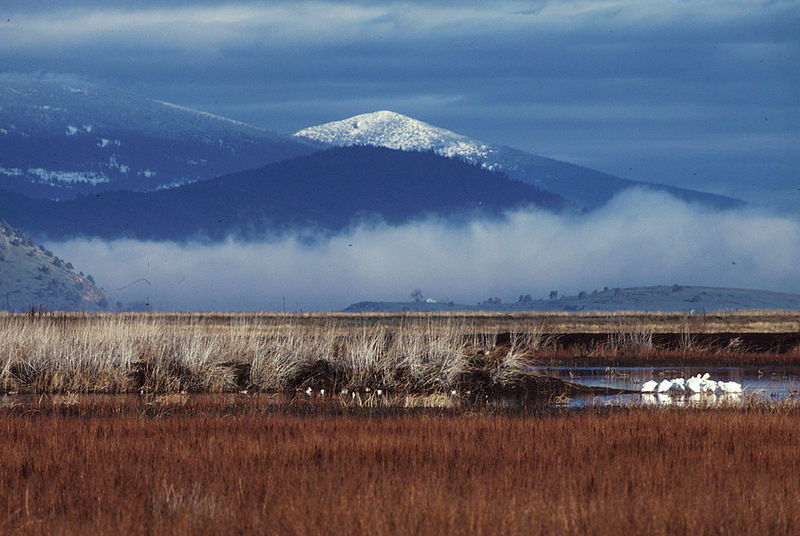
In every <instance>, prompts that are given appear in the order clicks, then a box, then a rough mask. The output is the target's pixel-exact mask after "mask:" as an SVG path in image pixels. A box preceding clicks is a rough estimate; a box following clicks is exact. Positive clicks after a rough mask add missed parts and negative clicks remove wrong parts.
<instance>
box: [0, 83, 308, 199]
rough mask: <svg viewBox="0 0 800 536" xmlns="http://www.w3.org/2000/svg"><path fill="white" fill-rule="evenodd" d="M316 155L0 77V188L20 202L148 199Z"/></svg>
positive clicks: (130, 102)
mask: <svg viewBox="0 0 800 536" xmlns="http://www.w3.org/2000/svg"><path fill="white" fill-rule="evenodd" d="M319 149H320V146H319V144H316V143H314V142H309V141H304V140H301V139H299V138H294V137H292V136H288V135H285V134H279V133H277V132H271V131H268V130H266V129H263V128H260V127H255V126H252V125H248V124H246V123H242V122H239V121H235V120H232V119H227V118H223V117H219V116H216V115H213V114H210V113H208V112H202V111H199V110H193V109H190V108H186V107H184V106H179V105H176V104H171V103H166V102H163V101H158V100H155V99H148V98H145V97H142V96H139V95H137V94H134V93H132V92H129V91H127V90H123V89H119V88H113V87H109V86H103V85H99V84H92V83H89V82H84V81H81V80H75V79H73V78H71V77H48V78H41V77H40V78H37V77H34V76H29V75H14V74H0V188H2V189H5V190H11V191H15V192H18V193H23V194H25V195H28V196H33V197H42V198H50V199H56V198H58V199H66V198H70V197H75V196H76V195H78V194H87V193H95V192H99V191H110V190H119V189H127V190H133V191H151V190H157V189H160V188H167V187H173V186H176V185H180V184H186V183H190V182H195V181H198V180H205V179H208V178H213V177H215V176H218V175H223V174H226V173H231V172H235V171H242V170H245V169H250V168H255V167H258V166H262V165H265V164H268V163H270V162H275V161H280V160H284V159H286V158H293V157H295V156H300V155H303V154H309V153H311V152H314V151H317V150H319Z"/></svg>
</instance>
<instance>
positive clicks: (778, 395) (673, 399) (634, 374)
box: [530, 366, 800, 406]
mask: <svg viewBox="0 0 800 536" xmlns="http://www.w3.org/2000/svg"><path fill="white" fill-rule="evenodd" d="M530 370H531V371H534V372H537V373H540V374H547V375H549V376H554V377H556V378H559V379H561V380H565V381H569V382H572V383H577V384H581V385H588V386H592V387H608V388H612V389H625V390H629V391H636V392H635V393H625V394H617V395H585V396H577V397H573V398H571V399H570V400H569V402H568V405H572V406H586V405H591V404H598V403H616V402H620V403H631V402H634V403H638V402H641V403H644V404H658V405H670V404H685V403H695V402H696V403H715V402H720V403H722V402H736V401H739V400H744V399H746V398H747V397H756V398H758V399H760V400H763V401H770V400H773V401H780V400H787V399H792V398H800V367H770V366H742V367H731V366H727V367H713V366H712V367H701V366H684V367H558V366H556V367H535V368H531V369H530ZM705 373H709V374H710V377H711V379H713V380H722V381H735V382H737V383H740V384H741V385H742V389H743V393H742V394H741V395H727V394H717V395H716V396H715V395H689V396H671V395H667V394H655V393H653V394H642V393H640V392H639V391H640V390H641V387H642V384H643V383H644V382H646V381H649V380H656V381H660V380H662V379H669V380H671V379H674V378H690V377H692V376H695V375H697V374H701V375H702V374H705Z"/></svg>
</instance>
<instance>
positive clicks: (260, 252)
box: [47, 190, 800, 311]
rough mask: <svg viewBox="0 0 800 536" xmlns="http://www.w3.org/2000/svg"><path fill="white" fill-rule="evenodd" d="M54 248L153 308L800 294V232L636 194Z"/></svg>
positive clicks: (110, 287) (773, 221) (754, 216)
mask: <svg viewBox="0 0 800 536" xmlns="http://www.w3.org/2000/svg"><path fill="white" fill-rule="evenodd" d="M47 248H48V249H51V250H52V251H53V252H55V253H56V255H58V256H60V257H63V258H64V259H66V260H69V261H71V262H72V263H73V264H74V265H75V267H76V269H79V270H83V271H84V272H87V273H91V274H92V275H93V276H94V277H95V279H96V281H97V283H98V284H99V285H100V286H102V287H104V288H105V289H106V290H107V291H108V292H109V293H110V294H111V295H112V296H113V297H114V299H116V300H119V301H121V302H123V303H126V304H127V303H130V302H136V301H138V302H149V303H150V304H151V305H152V307H153V308H154V309H156V310H180V311H183V310H216V311H227V310H232V311H249V310H270V311H280V310H282V309H283V307H284V298H285V307H286V310H287V311H296V310H304V311H312V310H339V309H343V308H344V307H346V306H347V305H349V304H351V303H354V302H358V301H362V300H388V301H409V300H410V298H409V294H410V292H411V291H412V289H415V288H419V289H421V290H422V291H423V294H424V295H425V296H426V297H432V298H435V299H437V300H444V299H449V300H453V301H455V302H456V303H465V304H471V303H476V302H478V301H483V300H485V299H486V298H488V297H492V296H499V297H501V298H503V300H504V301H509V300H510V301H516V298H517V297H518V296H519V295H520V294H531V295H532V296H533V297H535V298H540V297H541V298H544V297H546V296H547V294H548V292H549V291H551V290H558V291H559V292H560V293H563V294H574V293H577V292H579V291H581V290H587V291H591V290H593V289H601V288H603V287H604V286H608V287H629V286H640V285H642V286H645V285H655V284H673V283H679V284H684V285H708V286H730V287H743V288H756V289H763V290H775V291H781V292H800V253H799V252H800V221H798V220H796V219H792V218H789V217H785V216H770V215H767V214H764V213H761V212H758V211H755V210H753V211H742V210H737V211H709V210H707V209H704V208H702V207H699V206H694V205H688V204H686V203H683V202H681V201H678V200H676V199H674V198H672V197H670V196H668V195H666V194H661V193H655V192H649V191H641V190H639V191H628V192H625V193H622V194H620V195H619V196H617V197H616V198H614V199H613V200H612V201H611V202H610V203H609V204H607V205H606V206H605V207H603V208H602V209H600V210H597V211H595V212H592V213H590V214H587V215H584V216H580V217H576V216H574V215H571V216H566V215H553V214H548V213H545V212H538V211H517V212H512V213H509V214H508V215H507V217H506V218H504V219H503V220H500V221H475V222H471V223H469V224H460V225H451V224H448V223H447V222H444V221H440V220H428V221H423V222H417V223H412V224H406V225H401V226H396V227H389V226H360V227H356V228H353V229H350V230H348V231H346V232H344V233H341V234H339V235H336V236H334V237H332V238H327V239H324V240H323V239H321V240H317V241H316V243H314V244H311V245H309V243H308V241H304V240H302V238H299V237H292V236H289V237H286V238H282V239H280V240H271V241H265V242H238V241H235V240H232V239H231V240H227V241H225V242H222V243H216V244H203V243H188V244H179V243H174V242H141V241H135V240H114V241H104V240H94V239H93V240H86V239H80V240H70V241H66V242H58V243H52V242H51V243H49V244H47Z"/></svg>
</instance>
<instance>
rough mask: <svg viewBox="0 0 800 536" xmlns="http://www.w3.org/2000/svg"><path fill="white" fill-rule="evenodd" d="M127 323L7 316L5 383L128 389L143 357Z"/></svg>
mask: <svg viewBox="0 0 800 536" xmlns="http://www.w3.org/2000/svg"><path fill="white" fill-rule="evenodd" d="M127 327H128V326H127V323H125V322H124V321H122V320H121V319H119V318H115V317H104V318H103V319H102V320H99V319H94V320H92V319H87V320H84V321H79V322H67V321H63V322H58V321H53V320H51V319H41V318H30V317H24V316H10V315H5V316H2V317H0V386H2V388H3V389H4V390H12V389H16V388H18V387H20V386H25V387H26V388H28V389H29V390H33V391H36V392H61V391H81V392H88V391H93V392H119V391H126V390H128V389H129V388H130V387H131V375H130V371H131V364H132V362H133V361H134V360H135V359H136V358H137V355H136V354H137V352H136V347H135V345H134V344H133V340H134V337H132V336H131V335H132V334H131V333H127V332H126V330H127ZM137 327H138V328H142V327H145V326H142V325H140V326H137Z"/></svg>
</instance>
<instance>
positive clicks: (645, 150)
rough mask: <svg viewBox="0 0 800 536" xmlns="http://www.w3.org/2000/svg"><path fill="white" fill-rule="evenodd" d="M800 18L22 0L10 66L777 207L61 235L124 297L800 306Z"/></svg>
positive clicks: (779, 9)
mask: <svg viewBox="0 0 800 536" xmlns="http://www.w3.org/2000/svg"><path fill="white" fill-rule="evenodd" d="M799 28H800V0H691V1H687V0H659V1H657V2H656V1H650V0H646V1H632V0H573V1H511V0H505V1H498V2H477V1H474V2H471V1H455V0H453V1H449V0H428V1H395V0H388V1H385V2H380V3H377V2H366V1H364V2H360V1H325V0H321V1H299V2H286V1H268V2H247V1H242V2H190V1H181V0H176V1H172V2H155V1H151V0H140V1H138V2H135V3H132V2H123V1H121V0H102V1H99V0H80V1H78V0H62V1H60V2H52V1H50V0H3V2H2V4H1V5H0V72H14V73H39V74H45V75H48V74H67V75H71V76H77V77H80V78H83V79H86V80H87V81H90V82H96V83H101V84H109V85H113V86H118V87H122V88H127V89H129V90H131V91H134V92H136V93H139V94H141V95H144V96H147V97H151V98H155V99H159V100H164V101H168V102H173V103H176V104H179V105H182V106H187V107H191V108H196V109H199V110H204V111H208V112H212V113H215V114H218V115H221V116H224V117H230V118H232V119H237V120H239V121H244V122H247V123H251V124H254V125H257V126H260V127H264V128H267V129H270V130H274V131H278V132H284V133H293V132H295V131H297V130H300V129H302V128H304V127H308V126H312V125H316V124H320V123H324V122H328V121H334V120H339V119H344V118H347V117H349V116H353V115H357V114H361V113H367V112H371V111H377V110H392V111H395V112H399V113H403V114H405V115H408V116H411V117H414V118H417V119H420V120H422V121H426V122H428V123H431V124H434V125H436V126H439V127H443V128H446V129H450V130H453V131H455V132H458V133H461V134H465V135H468V136H471V137H473V138H476V139H479V140H482V141H485V142H489V143H495V144H503V145H508V146H511V147H515V148H518V149H522V150H524V151H528V152H531V153H534V154H538V155H542V156H549V157H552V158H556V159H559V160H564V161H567V162H572V163H576V164H580V165H584V166H588V167H591V168H595V169H598V170H601V171H605V172H608V173H612V174H615V175H618V176H621V177H624V178H630V179H637V180H645V181H652V182H659V183H665V184H671V185H675V186H680V187H688V188H694V189H698V190H704V191H710V192H714V193H719V194H724V195H730V196H733V197H738V198H744V199H748V200H751V201H755V203H756V204H755V206H752V207H750V208H749V209H747V210H746V211H736V212H731V211H718V210H709V209H706V208H703V207H699V206H696V205H689V204H685V203H682V202H680V201H677V200H675V199H673V198H670V197H669V196H666V195H664V194H653V193H652V192H650V193H647V192H628V193H624V194H622V195H621V196H619V197H617V198H615V199H614V200H612V201H611V203H610V204H609V205H608V206H606V207H604V208H602V209H600V210H598V211H596V212H593V213H589V214H585V215H581V216H580V217H574V215H573V216H566V215H553V214H547V213H542V212H537V211H532V212H531V211H525V212H515V213H511V214H509V215H508V216H507V217H506V218H504V219H502V220H499V221H494V222H488V221H475V222H470V223H468V224H461V225H454V224H452V223H448V222H442V221H433V220H426V221H417V222H412V223H409V224H406V225H402V226H398V227H381V226H378V227H374V228H366V227H354V228H351V229H348V230H347V231H345V232H344V233H342V234H340V235H337V236H333V237H329V238H326V239H324V240H317V241H315V242H313V243H310V244H309V243H308V241H304V240H302V239H300V238H299V237H298V236H293V235H287V236H284V237H281V238H275V239H267V240H264V241H260V242H250V243H240V242H236V241H233V240H228V241H226V242H224V243H218V244H207V243H184V244H175V243H170V242H132V241H125V240H117V241H102V240H96V239H94V240H73V241H69V242H64V243H52V244H48V248H49V249H52V250H53V251H54V252H55V253H56V254H57V255H59V256H61V257H64V258H65V259H68V260H70V261H71V262H73V263H74V264H75V266H76V267H77V268H78V269H81V270H85V271H86V272H91V273H92V274H94V276H95V278H96V279H97V281H98V282H99V283H100V284H101V285H102V286H104V287H105V288H106V289H107V290H108V291H109V292H110V293H111V294H112V296H113V297H114V298H115V299H119V300H121V301H124V302H130V301H137V300H147V301H150V302H151V303H153V304H154V305H155V306H156V307H157V308H159V309H164V310H168V309H180V310H185V309H195V310H196V309H201V310H252V309H267V310H280V309H281V308H282V307H283V299H284V297H285V298H286V301H287V309H289V310H296V309H303V310H314V309H341V308H343V307H346V306H347V305H349V304H350V303H353V302H356V301H359V300H380V299H385V300H407V299H408V296H409V292H410V291H411V289H413V288H420V289H422V290H423V292H424V294H425V295H426V296H430V297H433V298H435V299H451V300H455V301H457V302H462V303H475V301H476V300H484V299H486V298H488V297H491V296H500V297H502V298H503V299H504V300H508V299H512V300H513V299H515V298H516V297H517V296H518V295H520V294H528V293H530V294H532V295H533V296H535V297H537V298H538V297H545V296H547V294H548V293H549V291H550V290H553V289H557V290H559V291H560V292H561V293H565V294H577V293H578V292H580V291H581V290H587V291H591V290H593V289H599V288H603V287H604V286H609V287H628V286H634V285H643V286H644V285H655V284H673V283H677V284H684V285H710V286H736V287H745V288H759V289H765V290H775V291H784V292H796V293H800V258H799V257H800V254H798V252H800V174H798V171H797V170H798V169H800V68H798V66H799V65H800V31H799V30H798V29H799ZM351 244H352V247H350V245H351ZM142 279H146V280H147V283H146V284H145V283H144V282H142V281H141V280H142Z"/></svg>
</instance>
